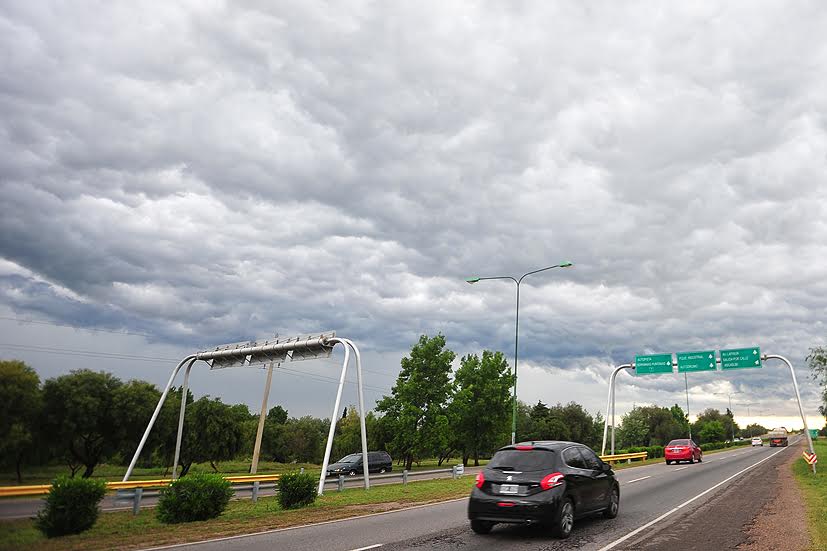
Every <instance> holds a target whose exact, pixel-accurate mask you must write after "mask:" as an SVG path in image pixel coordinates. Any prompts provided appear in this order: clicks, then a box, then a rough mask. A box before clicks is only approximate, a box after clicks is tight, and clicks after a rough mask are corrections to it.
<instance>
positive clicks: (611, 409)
mask: <svg viewBox="0 0 827 551" xmlns="http://www.w3.org/2000/svg"><path fill="white" fill-rule="evenodd" d="M761 360H762V361H767V360H780V361H782V362H784V363H785V364H787V367H788V368H789V369H790V376H791V377H792V380H793V388H794V389H795V398H796V400H797V402H798V412H799V414H800V415H801V422H802V423H803V424H804V434H805V435H806V437H807V446H808V447H809V449H810V453H812V454H815V450H814V449H813V439H812V438H811V437H810V429H809V427H808V426H807V417H806V416H805V415H804V408H803V406H802V405H801V393H800V392H799V390H798V380H797V379H796V378H795V370H794V369H793V364H791V363H790V360H788V359H787V358H785V357H784V356H779V355H777V354H762V355H761ZM715 362H716V366H717V364H720V363H721V359H720V358H716V359H715ZM677 365H678V362H677V361H675V360H674V359H673V360H672V367H673V368H674V367H676V366H677ZM634 368H635V364H634V362H632V363H628V364H623V365H619V366H617V367H616V368H615V369H614V371H612V375H611V377H610V378H609V396H608V398H607V399H606V419H605V420H604V424H603V445H602V446H601V448H600V455H604V454H605V453H606V436H607V432H608V428H609V416H610V415H611V419H612V439H611V453H612V454H614V452H615V379H616V378H617V374H618V373H620V372H621V371H623V370H624V369H634ZM665 374H666V375H668V373H665ZM812 467H813V474H815V472H816V466H815V464H813V465H812Z"/></svg>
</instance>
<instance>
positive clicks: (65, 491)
mask: <svg viewBox="0 0 827 551" xmlns="http://www.w3.org/2000/svg"><path fill="white" fill-rule="evenodd" d="M104 494H106V482H104V481H103V480H92V479H90V478H69V477H66V476H61V477H58V478H57V479H56V480H55V481H54V482H53V483H52V487H51V488H50V489H49V494H48V495H47V496H46V506H45V507H44V508H43V510H41V511H40V512H39V513H38V514H37V520H36V521H35V525H36V526H37V528H38V529H39V530H40V531H41V532H43V534H45V535H46V537H49V538H54V537H56V536H63V535H66V534H80V533H81V532H83V531H85V530H88V529H90V528H91V527H92V526H94V524H95V521H96V520H98V514H99V513H100V509H99V508H98V504H99V503H100V501H101V499H103V496H104Z"/></svg>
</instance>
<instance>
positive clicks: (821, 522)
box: [793, 438, 827, 549]
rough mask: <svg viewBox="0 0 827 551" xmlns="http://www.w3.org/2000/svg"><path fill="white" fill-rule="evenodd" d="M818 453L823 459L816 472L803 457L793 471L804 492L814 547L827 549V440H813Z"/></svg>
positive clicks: (794, 464) (794, 465) (796, 462)
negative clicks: (814, 472)
mask: <svg viewBox="0 0 827 551" xmlns="http://www.w3.org/2000/svg"><path fill="white" fill-rule="evenodd" d="M813 445H814V447H815V452H816V455H818V457H819V459H822V461H820V462H819V463H817V464H816V474H815V475H813V470H812V467H810V466H809V465H807V463H806V462H805V461H804V458H803V457H799V458H798V459H797V460H796V461H795V463H793V472H794V473H795V477H796V479H797V480H798V484H799V486H800V487H801V491H802V492H803V494H804V506H805V507H806V508H807V523H808V525H809V527H810V536H811V537H812V540H813V547H812V548H813V549H827V440H824V438H821V439H819V440H815V441H813Z"/></svg>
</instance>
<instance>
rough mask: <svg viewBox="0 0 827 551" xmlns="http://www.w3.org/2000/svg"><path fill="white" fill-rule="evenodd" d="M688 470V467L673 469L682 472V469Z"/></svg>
mask: <svg viewBox="0 0 827 551" xmlns="http://www.w3.org/2000/svg"><path fill="white" fill-rule="evenodd" d="M688 468H689V467H680V468H678V469H675V470H676V471H682V470H684V469H688Z"/></svg>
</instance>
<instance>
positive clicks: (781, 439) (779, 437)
mask: <svg viewBox="0 0 827 551" xmlns="http://www.w3.org/2000/svg"><path fill="white" fill-rule="evenodd" d="M767 437H768V438H769V441H770V447H771V448H775V447H777V446H786V445H787V429H786V427H777V428H774V429H772V430H771V431H770V432H769V433H768V434H767Z"/></svg>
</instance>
